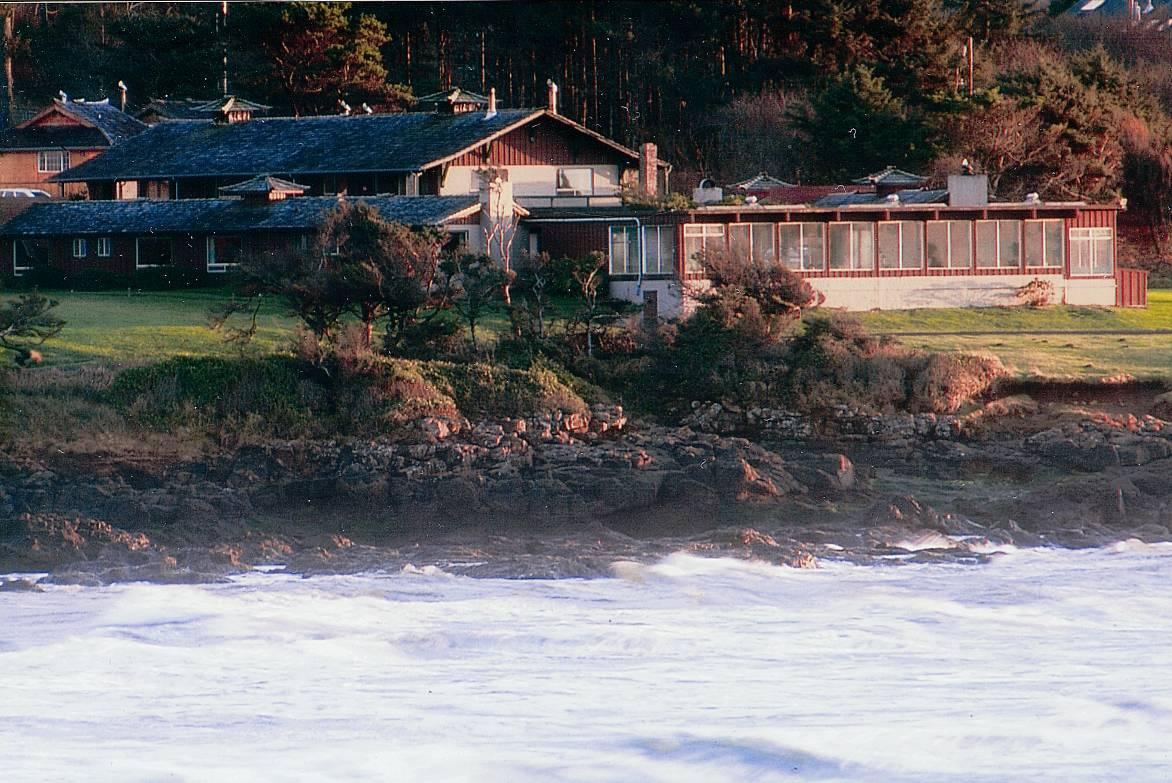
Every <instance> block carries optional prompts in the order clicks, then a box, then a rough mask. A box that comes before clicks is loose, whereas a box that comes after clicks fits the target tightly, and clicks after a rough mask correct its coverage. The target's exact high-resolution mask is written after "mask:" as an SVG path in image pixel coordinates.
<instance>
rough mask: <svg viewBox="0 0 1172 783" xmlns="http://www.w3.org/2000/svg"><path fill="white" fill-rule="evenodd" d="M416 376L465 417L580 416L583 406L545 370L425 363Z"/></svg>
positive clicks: (577, 398) (539, 368) (538, 368)
mask: <svg viewBox="0 0 1172 783" xmlns="http://www.w3.org/2000/svg"><path fill="white" fill-rule="evenodd" d="M420 373H421V375H422V376H423V378H425V379H426V380H428V381H429V382H431V383H432V384H433V385H434V386H435V388H437V389H438V390H440V391H441V392H443V393H445V394H447V395H449V396H450V397H451V398H452V399H453V400H454V401H455V403H456V405H457V406H458V407H459V409H460V411H461V412H462V413H464V414H465V415H466V416H481V415H487V416H510V417H517V416H530V415H534V414H543V413H551V412H554V411H564V412H567V413H582V412H585V411H586V409H587V408H586V403H585V402H583V400H582V398H581V397H579V396H578V395H577V394H575V393H574V391H573V390H572V389H570V388H569V387H567V386H566V385H565V384H563V383H562V382H561V381H560V380H558V377H557V376H556V375H555V374H554V373H553V372H551V371H550V370H548V369H545V368H542V367H536V368H534V369H530V370H514V369H511V368H508V367H500V366H497V365H491V364H481V363H474V364H452V363H449V362H428V363H426V364H421V365H420Z"/></svg>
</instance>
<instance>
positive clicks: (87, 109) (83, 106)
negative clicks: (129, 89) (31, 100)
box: [53, 99, 147, 144]
mask: <svg viewBox="0 0 1172 783" xmlns="http://www.w3.org/2000/svg"><path fill="white" fill-rule="evenodd" d="M53 103H54V104H56V105H57V106H58V107H59V108H60V109H62V110H63V111H65V112H68V113H70V114H73V115H75V116H77V117H79V118H81V119H83V120H85V121H86V122H89V123H91V124H92V125H93V126H94V127H96V128H97V129H98V130H100V131H101V132H102V135H104V136H105V137H106V138H107V139H108V140H109V142H110V143H111V144H120V143H121V142H124V141H126V140H127V139H129V138H131V137H133V136H137V135H138V134H140V133H142V132H143V131H144V130H146V128H147V126H146V125H144V124H143V123H141V122H139V121H138V120H136V119H134V118H133V117H131V116H130V115H129V114H127V113H126V112H124V111H120V110H119V109H116V108H114V107H113V106H111V105H110V101H109V100H108V99H103V100H100V101H84V102H82V101H64V102H63V101H59V100H54V101H53Z"/></svg>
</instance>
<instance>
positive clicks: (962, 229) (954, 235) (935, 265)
mask: <svg viewBox="0 0 1172 783" xmlns="http://www.w3.org/2000/svg"><path fill="white" fill-rule="evenodd" d="M926 233H927V237H928V268H929V269H969V268H971V267H972V265H973V224H972V223H970V222H969V221H967V220H932V221H929V222H928V225H927V229H926Z"/></svg>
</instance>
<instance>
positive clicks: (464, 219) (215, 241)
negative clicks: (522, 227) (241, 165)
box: [0, 177, 527, 280]
mask: <svg viewBox="0 0 1172 783" xmlns="http://www.w3.org/2000/svg"><path fill="white" fill-rule="evenodd" d="M304 191H305V188H304V186H301V185H297V184H296V183H292V182H288V181H285V180H281V179H277V178H274V177H256V178H254V179H253V180H249V181H248V182H245V183H241V184H238V185H233V186H229V187H225V188H223V189H222V190H221V192H222V193H224V194H225V195H224V197H221V198H212V199H183V200H170V201H152V200H142V199H140V200H133V201H130V200H124V201H55V202H40V203H34V204H31V205H29V206H27V207H26V208H24V209H23V210H22V211H20V212H18V213H17V214H15V215H14V216H12V217H11V218H10V219H8V220H7V222H5V223H3V224H2V225H0V258H3V259H4V262H5V263H4V266H5V267H6V269H5V272H6V273H7V274H11V275H12V276H15V277H22V276H24V275H27V274H30V273H32V272H33V271H34V270H36V269H38V268H42V267H49V268H52V269H54V270H56V271H57V272H59V273H61V274H62V275H64V276H66V277H67V278H68V277H70V276H74V275H78V274H81V273H85V272H86V270H101V272H103V273H108V274H114V275H120V276H123V277H126V278H127V279H128V280H133V278H134V276H135V275H136V274H138V273H140V272H142V271H143V270H157V269H160V268H176V267H183V268H185V269H187V270H189V271H191V272H194V273H203V274H207V275H209V276H214V275H218V274H223V273H224V272H226V271H227V270H229V269H230V268H231V267H233V266H234V265H235V264H237V263H238V262H239V261H240V259H241V258H242V257H265V256H275V255H278V254H283V253H290V252H299V251H305V250H308V249H309V248H310V246H311V245H312V243H313V241H314V237H315V235H316V233H317V231H318V229H319V228H320V227H321V225H322V224H323V222H324V220H325V218H326V216H327V215H328V214H329V212H330V211H331V210H333V209H334V208H335V207H336V206H337V205H338V204H339V203H340V202H342V201H346V202H350V203H356V202H362V203H366V204H369V205H371V206H372V207H374V208H375V209H376V210H378V212H379V214H380V215H381V216H382V217H383V219H385V220H388V221H392V222H396V223H402V224H404V225H408V226H411V227H414V228H422V227H432V228H438V229H440V230H442V231H445V232H446V233H448V234H449V235H450V237H451V239H450V242H451V244H452V246H453V247H456V246H459V247H464V248H466V249H467V250H468V251H469V252H489V253H492V252H493V250H494V248H493V247H491V246H487V245H486V243H487V242H488V238H489V237H490V235H491V232H492V227H493V225H494V223H495V222H500V221H502V220H503V219H504V218H503V217H502V215H501V214H499V213H500V211H501V210H504V211H505V212H511V215H510V216H509V217H508V221H510V222H515V220H516V219H517V218H520V217H523V216H524V215H525V214H527V213H526V211H525V209H524V208H522V207H519V206H517V205H516V204H515V203H514V202H513V201H512V197H511V191H510V190H509V189H508V186H507V183H504V184H503V187H502V183H501V182H500V181H499V180H496V181H486V182H484V183H483V184H482V192H481V195H480V196H479V197H478V196H476V195H468V196H369V197H350V198H339V197H310V196H304V195H301V194H302V193H304ZM515 241H516V242H518V243H523V242H524V241H525V240H524V239H523V238H521V237H520V236H518V237H517V238H516V240H515Z"/></svg>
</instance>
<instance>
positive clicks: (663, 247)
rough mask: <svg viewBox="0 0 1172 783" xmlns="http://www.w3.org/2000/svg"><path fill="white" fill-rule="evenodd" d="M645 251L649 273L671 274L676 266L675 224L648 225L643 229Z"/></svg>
mask: <svg viewBox="0 0 1172 783" xmlns="http://www.w3.org/2000/svg"><path fill="white" fill-rule="evenodd" d="M643 248H644V250H643V252H644V255H645V256H646V259H645V261H646V264H647V267H646V268H645V269H644V270H643V273H644V274H647V275H670V274H672V273H673V272H675V268H676V231H675V226H647V227H645V228H644V229H643Z"/></svg>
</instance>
